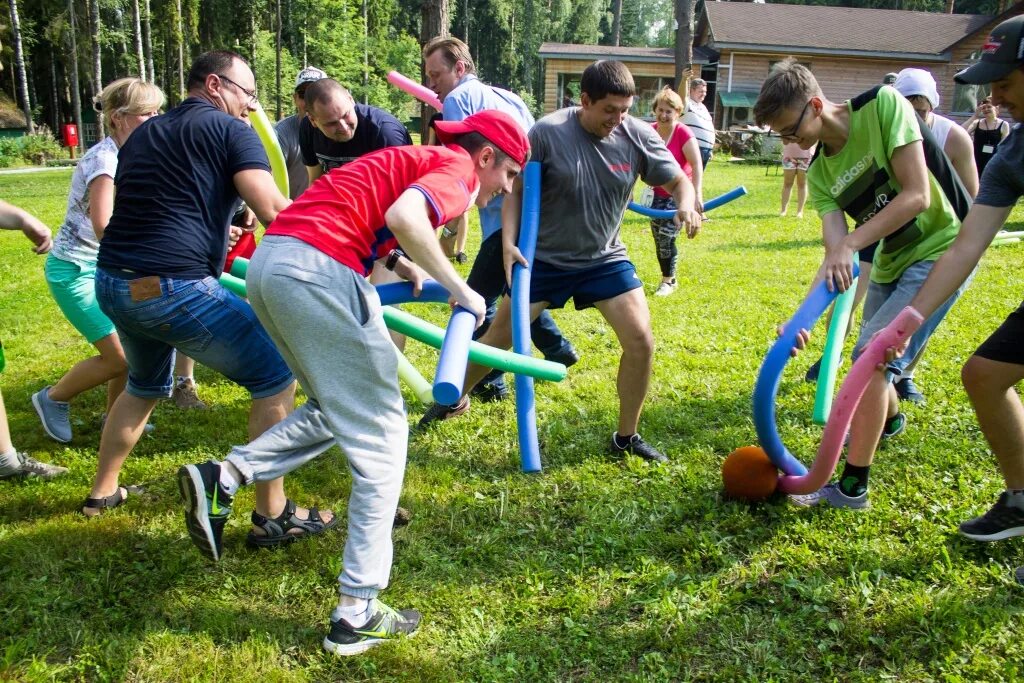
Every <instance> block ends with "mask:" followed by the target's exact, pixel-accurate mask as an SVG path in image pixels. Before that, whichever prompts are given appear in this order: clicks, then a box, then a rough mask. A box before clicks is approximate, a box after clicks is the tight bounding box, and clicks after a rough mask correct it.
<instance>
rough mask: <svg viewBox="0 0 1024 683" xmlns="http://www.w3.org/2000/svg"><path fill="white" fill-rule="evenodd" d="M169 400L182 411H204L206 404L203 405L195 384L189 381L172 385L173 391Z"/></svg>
mask: <svg viewBox="0 0 1024 683" xmlns="http://www.w3.org/2000/svg"><path fill="white" fill-rule="evenodd" d="M171 400H172V401H174V405H176V406H178V407H179V408H181V409H182V410H206V404H205V403H203V401H202V399H200V398H199V394H198V393H197V392H196V383H195V382H193V381H192V380H191V379H188V380H185V381H184V382H178V383H177V384H175V385H174V391H173V392H171Z"/></svg>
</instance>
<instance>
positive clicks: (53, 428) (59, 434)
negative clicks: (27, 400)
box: [32, 387, 71, 443]
mask: <svg viewBox="0 0 1024 683" xmlns="http://www.w3.org/2000/svg"><path fill="white" fill-rule="evenodd" d="M50 389H51V387H43V388H42V389H40V390H39V391H37V392H36V393H34V394H32V406H33V407H34V408H35V409H36V413H37V414H38V415H39V421H40V422H42V423H43V431H45V432H46V434H47V435H48V436H49V437H50V438H51V439H53V440H54V441H59V442H61V443H71V419H70V412H71V404H70V403H67V402H65V401H54V400H52V399H51V398H50Z"/></svg>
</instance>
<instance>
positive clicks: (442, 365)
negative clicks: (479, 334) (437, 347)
mask: <svg viewBox="0 0 1024 683" xmlns="http://www.w3.org/2000/svg"><path fill="white" fill-rule="evenodd" d="M474 330H476V316H475V315H473V313H472V311H469V310H468V309H465V308H463V307H462V306H456V307H455V309H454V310H453V311H452V316H451V318H450V319H449V321H448V328H447V329H446V330H445V333H444V342H442V343H441V355H440V357H439V358H438V360H437V372H436V373H435V374H434V401H435V402H436V403H439V404H440V405H443V406H453V405H455V404H456V403H458V402H459V399H460V398H461V397H462V387H463V385H464V384H465V382H466V366H467V364H468V363H469V342H471V341H472V340H473V331H474Z"/></svg>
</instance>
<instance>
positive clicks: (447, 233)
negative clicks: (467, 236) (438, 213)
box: [441, 225, 455, 239]
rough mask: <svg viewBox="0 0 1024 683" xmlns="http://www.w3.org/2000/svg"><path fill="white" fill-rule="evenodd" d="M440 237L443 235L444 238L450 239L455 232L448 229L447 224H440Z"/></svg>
mask: <svg viewBox="0 0 1024 683" xmlns="http://www.w3.org/2000/svg"><path fill="white" fill-rule="evenodd" d="M441 237H444V238H447V239H451V238H452V237H455V233H454V232H452V231H451V230H449V229H448V226H447V225H445V226H442V228H441Z"/></svg>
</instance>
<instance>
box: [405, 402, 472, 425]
mask: <svg viewBox="0 0 1024 683" xmlns="http://www.w3.org/2000/svg"><path fill="white" fill-rule="evenodd" d="M468 410H469V396H464V397H463V398H462V400H461V401H459V402H458V403H456V404H455V405H453V406H443V405H441V404H440V403H431V404H430V407H429V408H427V412H425V413H423V417H421V418H420V421H419V424H417V425H416V429H417V430H420V429H426V428H427V427H429V426H430V423H431V422H437V421H439V420H448V419H450V418H453V417H458V416H459V415H462V414H463V413H465V412H467V411H468Z"/></svg>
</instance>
